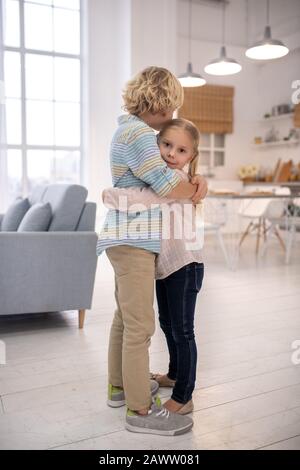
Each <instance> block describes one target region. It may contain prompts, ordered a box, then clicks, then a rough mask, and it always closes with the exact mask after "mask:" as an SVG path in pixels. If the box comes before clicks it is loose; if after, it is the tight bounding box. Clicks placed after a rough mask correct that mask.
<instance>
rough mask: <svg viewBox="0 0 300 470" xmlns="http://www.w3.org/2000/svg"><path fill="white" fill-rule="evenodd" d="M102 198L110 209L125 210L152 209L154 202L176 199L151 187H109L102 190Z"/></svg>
mask: <svg viewBox="0 0 300 470" xmlns="http://www.w3.org/2000/svg"><path fill="white" fill-rule="evenodd" d="M102 200H103V203H104V205H105V206H106V207H107V208H108V209H117V210H120V211H125V212H127V211H128V212H137V211H143V210H147V209H150V208H151V205H152V204H154V205H155V204H171V203H172V202H175V201H176V199H171V198H168V197H161V196H158V194H157V193H156V192H155V191H153V190H152V189H151V188H108V189H104V191H103V192H102ZM189 202H191V201H189Z"/></svg>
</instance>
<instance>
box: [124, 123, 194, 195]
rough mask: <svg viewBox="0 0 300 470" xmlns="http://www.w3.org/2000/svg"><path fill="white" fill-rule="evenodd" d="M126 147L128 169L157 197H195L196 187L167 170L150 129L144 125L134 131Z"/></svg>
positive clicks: (172, 171) (169, 169)
mask: <svg viewBox="0 0 300 470" xmlns="http://www.w3.org/2000/svg"><path fill="white" fill-rule="evenodd" d="M127 145H128V146H129V149H127V150H129V152H128V153H129V154H130V156H131V157H130V158H129V160H128V161H127V164H128V166H129V168H130V169H131V171H132V172H133V174H134V175H135V176H136V177H137V178H139V179H141V180H142V181H144V182H145V183H147V184H148V185H149V186H150V187H151V188H152V189H153V191H155V192H156V193H157V194H158V195H159V196H170V197H171V198H174V199H191V198H192V197H193V196H194V195H195V193H196V192H197V186H196V185H193V184H192V183H189V182H185V181H181V180H180V178H179V176H178V175H177V174H176V171H175V170H172V169H171V168H169V167H168V166H167V164H166V163H165V162H164V161H163V159H162V158H161V155H160V151H159V147H158V145H157V141H156V137H155V134H154V132H153V131H152V130H151V129H150V127H149V128H148V127H147V126H146V125H145V126H141V127H140V128H137V129H135V130H134V132H133V134H132V135H131V138H130V139H129V141H128V143H127ZM175 188H176V191H174V193H173V192H172V191H173V190H174V189H175ZM199 199H200V198H199Z"/></svg>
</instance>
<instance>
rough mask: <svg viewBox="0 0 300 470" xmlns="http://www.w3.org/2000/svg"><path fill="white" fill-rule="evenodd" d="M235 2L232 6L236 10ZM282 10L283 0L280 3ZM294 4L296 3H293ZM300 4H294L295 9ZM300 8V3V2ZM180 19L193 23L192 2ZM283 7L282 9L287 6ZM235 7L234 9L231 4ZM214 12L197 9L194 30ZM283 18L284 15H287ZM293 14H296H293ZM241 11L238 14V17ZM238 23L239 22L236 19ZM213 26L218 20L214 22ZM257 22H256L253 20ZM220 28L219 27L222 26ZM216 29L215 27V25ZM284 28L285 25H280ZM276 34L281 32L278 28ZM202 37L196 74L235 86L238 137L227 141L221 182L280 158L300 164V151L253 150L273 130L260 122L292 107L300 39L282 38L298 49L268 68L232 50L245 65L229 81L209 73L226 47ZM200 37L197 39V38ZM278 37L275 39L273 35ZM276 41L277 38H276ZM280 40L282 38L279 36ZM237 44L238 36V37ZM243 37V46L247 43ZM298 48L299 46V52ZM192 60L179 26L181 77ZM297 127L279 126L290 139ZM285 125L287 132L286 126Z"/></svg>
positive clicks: (194, 51)
mask: <svg viewBox="0 0 300 470" xmlns="http://www.w3.org/2000/svg"><path fill="white" fill-rule="evenodd" d="M231 3H232V2H230V5H231ZM276 4H277V7H278V8H279V5H278V1H277V0H276ZM291 4H292V3H291ZM294 4H295V2H293V5H294ZM299 4H300V2H299ZM178 5H179V13H178V17H180V18H183V21H184V18H185V20H186V21H187V15H186V14H185V13H184V11H185V10H187V9H188V3H187V2H185V1H181V0H180V1H179V3H178ZM281 6H282V5H281ZM231 7H232V5H231ZM206 10H208V7H207V5H206V6H203V5H193V12H194V14H193V29H192V31H194V30H195V26H196V24H197V23H198V24H199V27H200V26H201V24H203V22H205V18H204V17H203V15H204V14H205V11H206ZM209 11H210V15H211V14H212V11H213V12H214V13H215V15H216V13H217V16H216V18H218V17H219V16H218V15H219V12H218V11H217V10H216V7H214V8H209ZM281 14H282V11H281ZM289 14H290V15H291V14H292V12H290V13H289ZM234 15H235V11H233V12H232V16H234ZM236 15H237V17H236V20H238V19H239V20H243V17H242V16H241V9H240V8H238V9H237V10H236ZM230 21H231V22H232V21H234V18H232V17H231V18H230ZM210 22H212V17H210ZM252 23H253V18H252ZM216 24H217V23H216ZM211 28H212V30H213V29H214V28H213V25H212V24H211ZM278 29H280V28H279V26H278ZM214 31H215V32H214V35H213V34H211V37H214V38H216V39H217V38H218V36H220V32H218V31H216V28H215V30H214ZM274 31H275V35H276V29H274ZM199 35H201V33H200V32H199V31H196V30H195V34H194V35H193V39H192V43H191V44H192V45H191V55H192V63H193V68H194V71H195V72H197V73H200V74H201V75H203V77H204V78H205V79H206V80H207V83H209V84H217V85H230V86H233V87H234V88H235V97H234V132H233V133H232V134H228V135H227V136H226V156H225V166H224V167H219V168H217V169H216V171H215V174H216V178H217V179H231V178H235V179H237V178H238V176H237V170H238V168H239V167H240V166H241V165H244V164H252V163H255V164H259V165H262V166H264V167H270V168H273V167H275V164H276V161H277V158H278V157H281V158H282V160H288V159H293V160H294V161H295V162H298V161H300V155H299V153H300V146H295V147H280V148H277V149H276V150H274V148H272V150H270V149H266V150H264V151H263V150H260V151H256V150H255V149H253V147H252V142H253V138H254V136H257V135H261V136H262V137H264V136H265V133H266V131H267V129H268V127H266V125H265V124H264V123H263V124H258V120H259V119H261V118H262V117H263V115H264V114H265V113H266V112H269V111H271V108H272V106H274V105H277V104H282V103H291V95H292V88H291V84H292V81H293V80H296V79H297V78H298V79H300V35H299V33H293V34H292V35H291V36H287V37H284V38H282V39H283V40H284V42H285V43H286V44H287V45H289V46H290V47H291V49H292V51H291V53H290V54H289V55H287V56H286V57H283V58H282V59H278V60H275V61H269V62H268V63H264V64H261V63H257V62H256V61H251V60H249V59H247V58H246V57H245V50H246V47H245V46H242V47H240V46H232V45H231V46H230V45H228V46H227V55H228V56H230V57H233V58H234V59H236V60H237V61H239V62H240V64H241V65H242V67H243V68H242V71H241V72H240V73H239V74H237V75H232V76H229V77H214V76H211V75H207V74H205V72H204V67H205V65H206V64H207V63H208V62H210V61H211V60H212V59H214V58H217V57H218V55H219V49H220V42H219V41H218V40H217V41H215V40H211V41H209V42H208V41H204V40H203V39H198V37H199ZM195 36H196V37H197V38H195ZM273 36H274V35H273ZM274 37H275V36H274ZM276 37H277V36H276ZM234 38H235V42H237V38H236V36H234ZM243 40H244V39H243V38H242V37H241V42H243ZM297 46H298V47H297ZM187 56H188V36H187V31H186V30H185V29H184V27H183V24H182V22H180V23H179V24H178V53H177V64H178V65H177V73H182V72H184V71H185V69H186V63H187ZM290 124H291V123H289V122H288V121H286V123H282V124H281V123H278V124H276V126H277V125H278V127H279V130H280V133H281V135H282V136H283V135H287V134H288V128H287V127H291V126H290ZM284 126H285V127H284Z"/></svg>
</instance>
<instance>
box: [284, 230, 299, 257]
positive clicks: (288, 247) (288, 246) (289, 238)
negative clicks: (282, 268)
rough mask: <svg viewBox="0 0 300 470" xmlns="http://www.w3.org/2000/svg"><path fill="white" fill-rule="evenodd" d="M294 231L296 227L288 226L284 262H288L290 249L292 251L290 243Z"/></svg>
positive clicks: (292, 239) (291, 242)
mask: <svg viewBox="0 0 300 470" xmlns="http://www.w3.org/2000/svg"><path fill="white" fill-rule="evenodd" d="M295 232H296V227H295V226H294V225H293V226H292V227H290V230H289V231H288V239H287V244H286V252H285V262H286V264H288V263H289V262H290V258H291V251H292V245H293V241H294V236H295Z"/></svg>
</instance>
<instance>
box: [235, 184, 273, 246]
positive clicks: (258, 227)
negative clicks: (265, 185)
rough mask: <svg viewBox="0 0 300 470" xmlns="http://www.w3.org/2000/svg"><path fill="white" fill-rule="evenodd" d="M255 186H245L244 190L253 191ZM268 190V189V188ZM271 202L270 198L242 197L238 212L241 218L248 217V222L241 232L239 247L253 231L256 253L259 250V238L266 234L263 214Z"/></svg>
mask: <svg viewBox="0 0 300 470" xmlns="http://www.w3.org/2000/svg"><path fill="white" fill-rule="evenodd" d="M256 190H257V188H253V187H252V188H246V192H249V193H250V192H253V191H256ZM268 190H269V189H268ZM271 202H272V199H269V198H264V199H252V198H250V197H249V199H244V200H242V201H241V204H240V207H239V210H238V214H239V216H240V217H241V218H242V219H243V218H244V219H248V220H249V223H248V225H247V228H246V230H245V231H244V232H243V234H242V236H241V238H240V241H239V247H241V246H242V243H243V242H244V240H245V239H246V237H247V236H248V235H249V234H250V233H253V232H255V233H256V254H258V251H259V244H260V239H261V237H262V236H263V237H264V238H265V235H266V226H265V219H264V214H265V212H266V210H267V208H268V206H269V204H270V203H271Z"/></svg>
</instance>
